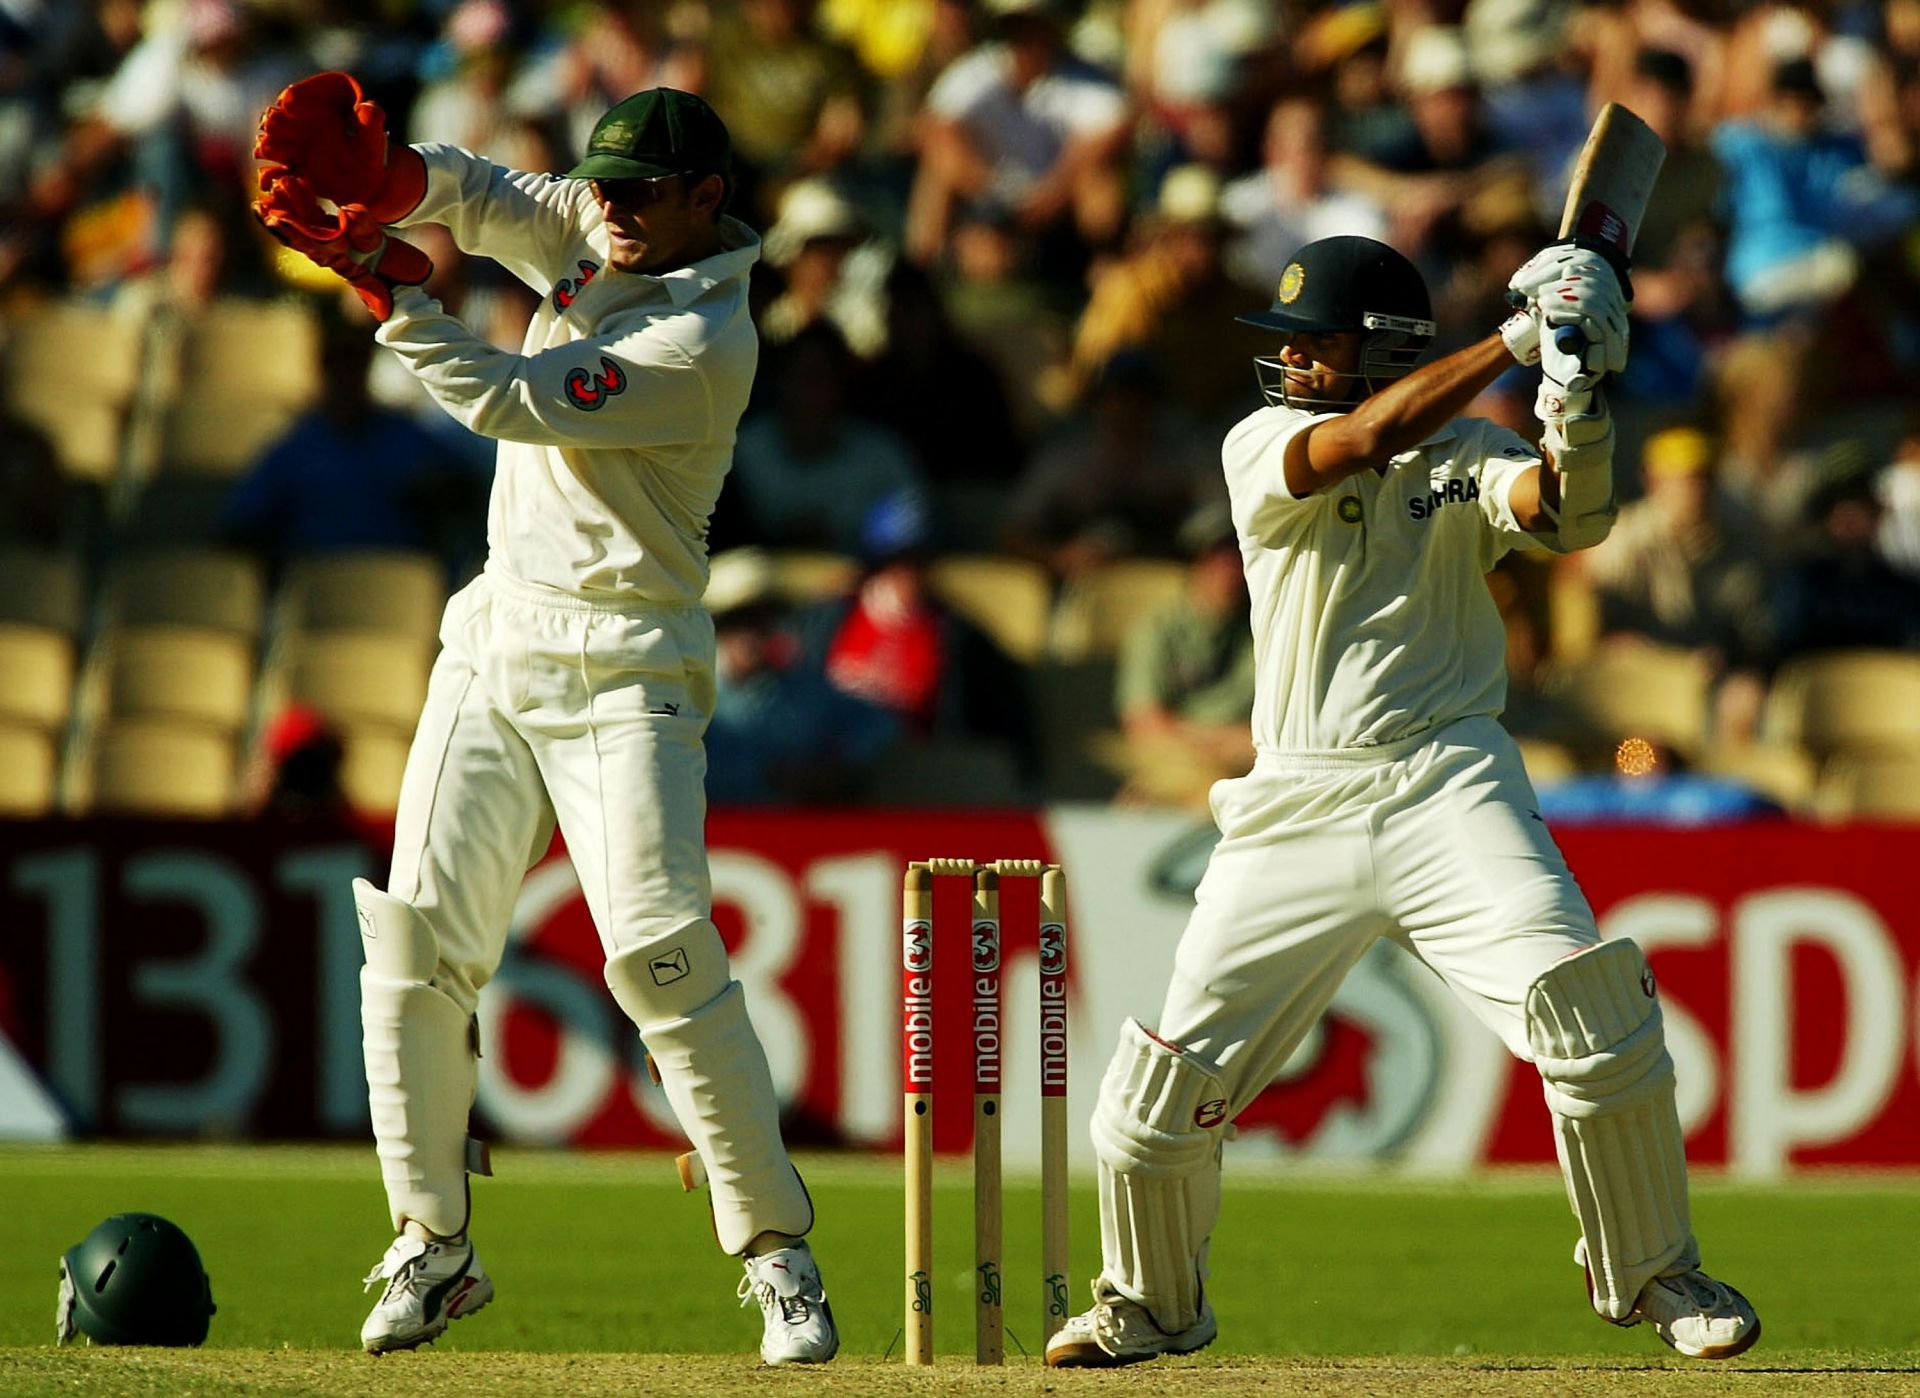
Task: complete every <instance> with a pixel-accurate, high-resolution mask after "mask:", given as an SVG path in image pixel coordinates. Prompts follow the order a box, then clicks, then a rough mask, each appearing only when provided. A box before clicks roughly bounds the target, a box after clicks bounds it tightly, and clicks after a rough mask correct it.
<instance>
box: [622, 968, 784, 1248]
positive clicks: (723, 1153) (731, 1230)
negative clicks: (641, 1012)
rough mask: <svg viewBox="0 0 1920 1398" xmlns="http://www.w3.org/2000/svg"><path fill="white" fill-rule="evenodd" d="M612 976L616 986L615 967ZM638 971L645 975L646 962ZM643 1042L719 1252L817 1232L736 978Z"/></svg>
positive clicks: (655, 1026) (648, 1032)
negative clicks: (699, 1175)
mask: <svg viewBox="0 0 1920 1398" xmlns="http://www.w3.org/2000/svg"><path fill="white" fill-rule="evenodd" d="M621 959H624V958H616V960H621ZM631 969H633V968H631V967H626V968H623V972H624V971H629V970H631ZM607 972H608V978H609V980H611V979H612V977H613V975H614V974H615V972H614V964H613V963H612V962H609V963H608V967H607ZM640 973H641V974H642V975H645V974H646V972H645V969H644V962H643V963H642V965H641V969H640ZM621 1005H622V1007H625V1006H626V1005H627V1002H626V1001H625V1000H622V1001H621ZM628 1013H629V1014H631V1013H632V1011H631V1010H630V1009H629V1010H628ZM640 1037H641V1038H642V1039H644V1040H646V1044H647V1049H648V1051H649V1053H650V1054H651V1055H652V1058H653V1064H654V1067H655V1069H656V1070H657V1071H658V1072H659V1074H660V1086H661V1089H662V1090H663V1091H665V1093H666V1094H667V1101H668V1102H669V1103H670V1104H672V1106H673V1114H674V1115H675V1116H676V1117H677V1118H679V1121H680V1129H681V1130H683V1131H685V1132H686V1133H687V1139H689V1140H690V1141H692V1142H693V1147H694V1150H695V1151H696V1152H698V1154H699V1157H700V1162H701V1164H702V1165H703V1166H704V1167H705V1168H706V1172H707V1183H708V1185H709V1189H710V1193H709V1197H710V1199H711V1200H712V1204H713V1232H714V1236H715V1237H717V1238H718V1239H719V1240H720V1247H721V1248H722V1250H723V1251H725V1252H728V1253H730V1254H734V1255H738V1254H740V1253H742V1252H745V1251H746V1248H747V1244H748V1243H751V1242H752V1241H753V1240H754V1238H755V1237H757V1236H758V1235H760V1234H761V1233H764V1232H767V1231H769V1230H771V1231H772V1232H775V1233H786V1234H789V1235H790V1236H792V1237H796V1238H797V1237H800V1236H802V1235H804V1234H805V1233H806V1232H807V1231H808V1230H809V1229H811V1228H812V1227H813V1201H812V1200H811V1199H810V1198H808V1197H807V1190H806V1186H805V1185H803V1184H802V1183H801V1182H800V1176H799V1174H798V1173H797V1172H796V1171H795V1170H794V1168H793V1162H792V1161H790V1160H789V1159H787V1148H786V1145H785V1143H784V1142H782V1140H781V1139H780V1104H779V1102H778V1100H777V1099H776V1098H775V1097H774V1093H773V1077H772V1074H770V1073H769V1072H768V1071H767V1055H766V1051H765V1050H764V1049H762V1048H761V1046H760V1040H759V1037H758V1036H757V1035H755V1033H754V1032H753V1024H752V1023H751V1021H749V1020H748V1018H747V998H746V994H745V992H743V991H742V990H741V988H740V984H739V982H737V981H729V982H728V983H727V985H726V988H725V989H723V990H722V991H721V992H720V993H719V994H718V995H717V996H715V997H714V998H713V999H712V1000H710V1001H708V1002H707V1003H706V1004H704V1005H702V1006H700V1007H699V1008H698V1009H696V1010H694V1011H693V1012H692V1013H691V1014H687V1015H684V1016H682V1017H680V1018H678V1019H662V1020H657V1021H652V1022H642V1023H641V1024H640Z"/></svg>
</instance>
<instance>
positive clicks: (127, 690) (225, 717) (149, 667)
mask: <svg viewBox="0 0 1920 1398" xmlns="http://www.w3.org/2000/svg"><path fill="white" fill-rule="evenodd" d="M106 645H107V649H108V659H107V686H106V693H107V705H106V707H107V712H108V713H109V714H111V715H112V716H113V717H115V718H173V719H181V720H186V721H191V722H197V723H204V724H206V725H207V726H208V727H210V728H213V729H216V730H218V731H221V732H224V733H228V734H232V733H237V732H238V731H239V730H240V729H241V728H242V727H243V726H244V725H245V724H246V721H247V714H248V708H249V706H250V704H251V701H252V698H253V648H252V646H251V645H250V644H249V643H248V642H247V641H246V640H245V639H243V638H241V637H239V636H236V635H234V634H233V633H232V632H229V631H213V630H209V629H206V628H204V627H190V626H139V627H127V628H125V629H123V630H121V631H119V632H118V633H116V634H115V635H113V636H112V637H111V638H110V639H109V640H108V641H107V643H106Z"/></svg>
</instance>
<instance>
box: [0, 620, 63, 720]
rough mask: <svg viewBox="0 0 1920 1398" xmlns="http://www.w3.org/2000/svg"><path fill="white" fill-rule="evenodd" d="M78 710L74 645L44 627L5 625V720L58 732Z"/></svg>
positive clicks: (0, 694)
mask: <svg viewBox="0 0 1920 1398" xmlns="http://www.w3.org/2000/svg"><path fill="white" fill-rule="evenodd" d="M72 704H73V642H72V641H70V640H69V639H67V637H66V636H65V635H64V634H63V633H62V632H59V631H54V630H52V629H50V628H47V627H43V626H16V625H12V624H10V623H3V622H0V720H4V721H6V722H7V723H8V724H10V725H20V724H25V725H30V726H32V727H34V728H39V729H42V730H44V731H46V732H57V731H58V730H59V729H60V728H61V727H62V726H63V725H64V724H65V723H66V721H67V712H68V710H69V709H70V708H71V707H72Z"/></svg>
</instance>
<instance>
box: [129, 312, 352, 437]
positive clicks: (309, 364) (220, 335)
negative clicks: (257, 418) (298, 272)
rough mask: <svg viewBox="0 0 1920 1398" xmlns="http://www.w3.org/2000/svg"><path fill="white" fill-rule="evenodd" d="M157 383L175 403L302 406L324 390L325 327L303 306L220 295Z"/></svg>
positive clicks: (187, 330) (197, 317) (196, 320)
mask: <svg viewBox="0 0 1920 1398" xmlns="http://www.w3.org/2000/svg"><path fill="white" fill-rule="evenodd" d="M156 378H157V379H158V380H159V383H158V391H159V392H160V393H161V394H162V395H163V397H165V398H166V399H167V400H168V401H170V402H172V403H175V404H206V405H209V406H215V407H217V406H219V405H220V404H222V403H225V404H228V405H231V404H234V403H242V402H253V403H273V404H277V405H279V406H281V407H283V408H295V409H298V408H303V407H305V406H306V405H307V404H308V403H311V402H312V401H313V399H314V397H315V395H316V394H317V393H318V392H319V390H320V325H319V322H318V320H316V319H315V317H314V313H313V311H312V310H311V309H310V308H309V307H308V306H307V305H306V304H305V303H303V302H301V301H297V300H279V301H255V300H250V299H247V298H245V297H238V296H232V297H221V298H220V299H218V300H216V301H214V302H213V303H212V304H211V305H209V306H205V307H203V308H202V309H200V310H199V311H197V312H195V313H194V315H193V316H192V318H191V319H190V320H188V321H187V323H186V325H185V326H184V328H183V333H182V334H181V337H180V342H179V345H178V349H177V352H176V354H175V356H174V357H173V359H172V362H170V363H167V364H163V365H159V366H156Z"/></svg>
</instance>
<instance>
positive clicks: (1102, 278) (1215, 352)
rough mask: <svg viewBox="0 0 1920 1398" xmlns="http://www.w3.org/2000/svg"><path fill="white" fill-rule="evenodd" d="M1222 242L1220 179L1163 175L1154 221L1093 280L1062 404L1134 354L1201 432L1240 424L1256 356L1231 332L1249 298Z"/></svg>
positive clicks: (1201, 169) (1190, 171) (1186, 168)
mask: <svg viewBox="0 0 1920 1398" xmlns="http://www.w3.org/2000/svg"><path fill="white" fill-rule="evenodd" d="M1224 234H1225V225H1224V224H1223V223H1222V222H1221V220H1220V179H1219V176H1217V175H1215V174H1214V172H1213V171H1212V170H1210V169H1208V168H1207V167H1206V166H1204V165H1180V166H1176V167H1175V168H1174V169H1172V170H1170V171H1168V173H1167V177H1166V179H1165V180H1163V181H1162V182H1161V185H1160V194H1159V198H1158V199H1157V200H1156V202H1155V205H1154V208H1153V211H1152V213H1151V214H1149V215H1147V216H1146V217H1144V218H1142V219H1141V220H1140V223H1139V225H1138V227H1137V230H1136V235H1135V244H1136V245H1135V247H1134V249H1133V250H1132V251H1131V252H1130V253H1129V254H1128V255H1127V256H1126V257H1123V258H1121V259H1119V260H1118V261H1116V262H1113V263H1111V264H1109V265H1108V266H1107V267H1106V268H1105V269H1104V270H1103V271H1101V272H1100V273H1099V274H1098V275H1097V277H1096V278H1095V280H1094V283H1093V294H1092V296H1091V297H1090V298H1089V299H1088V302H1087V308H1086V310H1085V312H1084V313H1083V314H1082V315H1081V317H1080V323H1079V326H1078V327H1077V329H1076V331H1075V334H1074V344H1073V357H1072V359H1071V361H1070V362H1069V365H1068V374H1067V381H1066V383H1065V384H1064V385H1063V387H1062V397H1063V399H1064V400H1065V401H1066V403H1069V404H1070V403H1071V402H1073V401H1075V400H1077V399H1078V398H1079V397H1080V396H1081V394H1082V393H1084V392H1085V390H1086V388H1087V386H1088V385H1089V384H1090V383H1091V382H1092V381H1093V380H1094V378H1095V377H1096V376H1097V375H1098V374H1099V372H1100V368H1101V366H1102V365H1104V364H1105V363H1106V362H1107V361H1108V360H1110V359H1111V358H1113V356H1114V355H1116V354H1118V353H1120V352H1121V351H1123V350H1141V351H1144V352H1145V353H1146V354H1148V355H1150V356H1151V357H1152V359H1153V361H1154V365H1155V367H1156V369H1157V370H1158V372H1159V375H1160V378H1161V380H1162V381H1163V382H1164V383H1165V385H1166V389H1167V393H1168V396H1169V398H1170V399H1171V400H1172V401H1173V402H1175V403H1178V404H1179V405H1180V406H1181V408H1182V409H1183V410H1185V411H1186V412H1188V413H1191V414H1192V415H1193V416H1194V417H1196V418H1198V419H1199V420H1200V421H1201V422H1202V423H1204V424H1207V425H1208V426H1216V425H1217V426H1219V427H1220V428H1221V430H1223V431H1224V429H1225V425H1226V424H1228V423H1230V422H1232V421H1233V420H1235V419H1237V418H1239V417H1242V416H1244V415H1245V413H1246V410H1247V407H1248V405H1249V402H1250V401H1251V398H1252V394H1253V386H1252V384H1251V383H1249V381H1248V379H1247V374H1246V362H1247V359H1248V357H1249V356H1250V355H1251V354H1252V352H1253V351H1252V348H1251V344H1250V342H1248V341H1243V340H1242V339H1241V338H1240V337H1239V335H1238V334H1236V333H1234V331H1233V330H1232V329H1231V327H1232V326H1233V325H1234V324H1235V322H1234V319H1233V317H1234V316H1235V315H1237V314H1238V313H1239V310H1240V309H1241V308H1242V307H1243V306H1244V305H1245V303H1246V292H1245V291H1244V290H1243V289H1242V288H1240V287H1239V286H1237V285H1235V284H1234V283H1233V282H1232V281H1231V280H1230V279H1229V278H1228V277H1227V275H1226V272H1225V270H1224V260H1223V259H1222V257H1221V245H1222V242H1223V239H1224ZM1222 326H1227V327H1229V329H1228V330H1227V331H1222V330H1221V327H1222ZM1208 435H1212V434H1211V433H1210V432H1209V433H1208Z"/></svg>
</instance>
